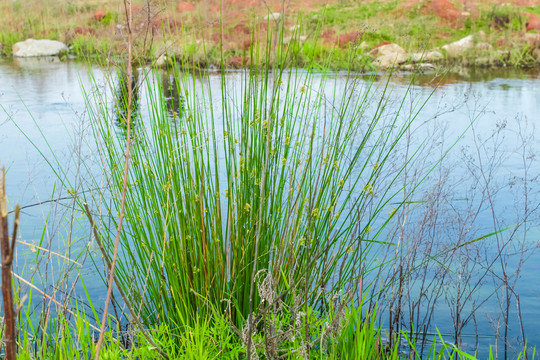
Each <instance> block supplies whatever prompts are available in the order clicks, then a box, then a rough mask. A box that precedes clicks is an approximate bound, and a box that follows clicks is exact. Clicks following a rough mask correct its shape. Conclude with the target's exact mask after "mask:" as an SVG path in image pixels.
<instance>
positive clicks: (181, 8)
mask: <svg viewBox="0 0 540 360" xmlns="http://www.w3.org/2000/svg"><path fill="white" fill-rule="evenodd" d="M176 10H177V11H178V12H181V13H182V12H190V11H193V10H195V6H194V5H193V4H192V3H190V2H188V1H182V2H181V3H178V6H177V7H176Z"/></svg>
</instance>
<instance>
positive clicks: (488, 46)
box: [475, 42, 493, 50]
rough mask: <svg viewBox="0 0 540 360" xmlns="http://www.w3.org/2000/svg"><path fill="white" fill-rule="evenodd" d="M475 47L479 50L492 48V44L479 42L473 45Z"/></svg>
mask: <svg viewBox="0 0 540 360" xmlns="http://www.w3.org/2000/svg"><path fill="white" fill-rule="evenodd" d="M475 48H477V49H479V50H493V46H491V45H490V44H488V43H485V42H479V43H478V44H476V45H475Z"/></svg>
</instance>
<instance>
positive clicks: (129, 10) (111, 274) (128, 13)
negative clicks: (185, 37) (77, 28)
mask: <svg viewBox="0 0 540 360" xmlns="http://www.w3.org/2000/svg"><path fill="white" fill-rule="evenodd" d="M124 8H125V11H126V18H127V29H128V42H127V50H128V59H127V91H128V93H127V95H128V103H127V115H126V119H125V120H126V127H127V130H126V151H125V155H124V180H123V185H122V198H121V204H120V216H119V219H118V226H117V228H116V239H115V241H114V254H113V259H112V263H111V267H110V270H109V287H108V289H107V298H106V300H105V306H104V309H103V317H102V319H101V330H100V333H99V339H98V342H97V344H96V357H95V359H96V360H98V359H99V352H100V350H101V347H102V345H103V337H104V335H105V328H106V324H107V315H108V312H109V304H110V302H111V297H112V289H113V285H114V271H115V267H116V260H117V259H118V245H119V243H120V234H121V233H122V224H123V220H124V215H125V205H126V193H127V181H128V175H129V152H130V144H131V105H132V101H133V99H132V97H133V88H132V86H131V78H132V72H133V67H132V64H131V61H132V58H133V54H132V46H133V29H132V15H133V12H132V8H131V0H124Z"/></svg>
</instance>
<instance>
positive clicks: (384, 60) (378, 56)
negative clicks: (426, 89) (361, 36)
mask: <svg viewBox="0 0 540 360" xmlns="http://www.w3.org/2000/svg"><path fill="white" fill-rule="evenodd" d="M370 55H372V56H373V57H374V58H375V61H374V64H375V65H376V66H379V67H380V68H381V69H388V68H391V67H393V66H397V65H400V64H403V63H404V62H406V61H407V59H408V58H409V55H408V54H407V52H406V51H405V50H404V49H403V48H402V47H401V46H399V45H397V44H386V45H382V46H379V47H376V48H375V49H373V50H371V51H370Z"/></svg>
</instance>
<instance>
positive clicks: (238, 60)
mask: <svg viewBox="0 0 540 360" xmlns="http://www.w3.org/2000/svg"><path fill="white" fill-rule="evenodd" d="M249 63H250V59H249V57H247V56H234V57H232V58H230V59H229V65H230V66H231V67H233V68H236V69H239V68H242V67H246V66H249Z"/></svg>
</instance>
